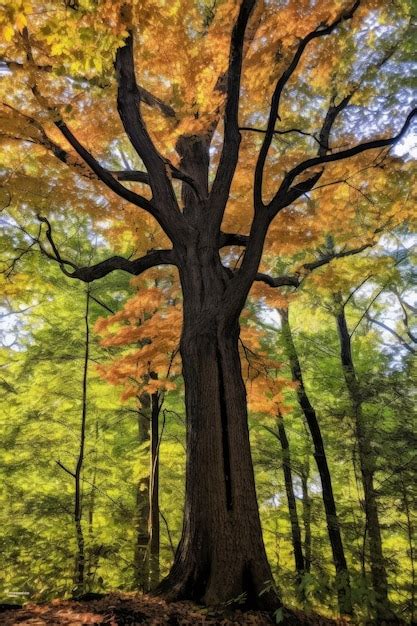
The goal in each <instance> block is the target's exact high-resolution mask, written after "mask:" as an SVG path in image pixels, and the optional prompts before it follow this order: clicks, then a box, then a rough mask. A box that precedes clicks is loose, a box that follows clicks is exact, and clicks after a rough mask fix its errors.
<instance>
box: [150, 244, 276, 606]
mask: <svg viewBox="0 0 417 626" xmlns="http://www.w3.org/2000/svg"><path fill="white" fill-rule="evenodd" d="M184 265H185V270H184V269H183V268H182V269H181V272H180V273H181V282H182V287H183V294H184V322H183V332H182V337H181V345H180V349H181V356H182V363H183V376H184V383H185V402H186V414H187V463H186V498H185V511H184V523H183V532H182V537H181V540H180V543H179V546H178V549H177V552H176V555H175V559H174V564H173V566H172V569H171V572H170V574H169V575H168V577H167V578H166V579H165V580H164V581H163V582H162V583H161V585H160V587H159V590H160V591H161V592H163V593H165V594H166V595H168V597H170V598H187V599H193V600H196V601H202V602H203V603H205V604H209V605H210V604H221V603H224V602H228V601H231V600H233V599H235V600H241V601H242V603H243V604H244V605H245V606H246V607H263V608H277V606H278V605H279V602H278V598H277V596H276V593H275V592H274V591H273V588H272V574H271V570H270V567H269V564H268V561H267V558H266V553H265V547H264V543H263V538H262V529H261V524H260V518H259V511H258V505H257V499H256V491H255V481H254V473H253V464H252V458H251V452H250V444H249V430H248V421H247V402H246V390H245V385H244V382H243V379H242V373H241V364H240V356H239V345H238V340H239V324H238V315H239V312H238V313H237V314H236V313H233V315H232V314H231V315H230V316H229V317H227V306H228V304H229V302H226V303H225V302H223V301H222V296H223V294H224V288H225V284H226V283H227V278H226V276H225V272H224V269H223V268H222V266H221V264H220V261H219V256H218V252H217V249H216V250H214V249H213V247H212V248H211V249H210V248H209V247H205V245H203V243H201V242H199V243H198V244H197V246H196V248H195V249H194V250H187V258H186V259H184ZM242 306H243V305H242ZM268 586H269V587H270V589H268V591H266V592H264V593H262V592H263V591H265V588H266V587H268Z"/></svg>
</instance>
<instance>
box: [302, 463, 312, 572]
mask: <svg viewBox="0 0 417 626" xmlns="http://www.w3.org/2000/svg"><path fill="white" fill-rule="evenodd" d="M308 478H309V465H308V463H306V464H305V466H304V467H303V468H302V470H301V489H302V494H303V500H302V502H303V526H304V570H305V571H306V572H310V570H311V498H310V494H309V492H308Z"/></svg>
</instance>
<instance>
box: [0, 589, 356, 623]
mask: <svg viewBox="0 0 417 626" xmlns="http://www.w3.org/2000/svg"><path fill="white" fill-rule="evenodd" d="M280 617H281V620H280V621H279V623H281V624H283V625H288V626H293V625H294V626H295V625H296V624H299V625H301V626H303V625H304V626H313V625H315V626H321V625H322V626H347V622H345V621H344V620H338V621H333V620H330V619H327V618H324V617H321V616H318V615H305V614H304V613H301V612H297V611H285V613H284V616H283V618H282V616H280ZM276 623H277V622H276V620H275V619H274V618H273V617H272V616H270V615H268V614H266V613H262V612H260V611H256V612H255V611H253V612H246V613H243V612H241V611H238V610H235V611H225V610H220V609H207V608H201V607H198V606H196V605H194V604H192V603H190V602H170V603H168V602H165V601H164V600H162V599H160V598H156V597H152V596H147V595H141V594H127V593H118V594H109V595H105V596H103V597H95V596H94V594H92V595H90V596H89V595H88V594H87V596H86V597H84V598H83V599H82V600H81V599H78V600H52V601H51V602H49V603H47V604H31V603H28V604H25V605H23V607H21V608H14V609H11V608H8V607H7V605H2V606H0V624H1V626H14V625H15V624H18V625H20V626H23V625H24V624H27V625H29V624H30V625H31V626H52V625H61V624H62V625H66V626H79V625H81V624H101V625H103V626H104V625H107V626H124V625H130V626H132V625H134V624H152V625H154V626H165V625H167V626H168V625H169V626H187V625H188V624H204V625H215V624H218V625H223V626H232V625H233V626H235V625H237V624H246V625H252V626H261V625H263V624H265V625H270V624H276Z"/></svg>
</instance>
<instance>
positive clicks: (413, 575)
mask: <svg viewBox="0 0 417 626" xmlns="http://www.w3.org/2000/svg"><path fill="white" fill-rule="evenodd" d="M401 497H402V501H403V506H404V512H405V517H406V520H407V541H408V556H409V559H410V573H411V581H410V584H411V592H410V622H411V623H412V624H414V623H415V620H414V615H415V607H416V567H415V560H414V527H413V521H412V513H411V510H410V503H409V501H408V494H407V488H406V486H405V483H404V481H403V480H402V479H401Z"/></svg>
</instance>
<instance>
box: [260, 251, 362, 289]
mask: <svg viewBox="0 0 417 626" xmlns="http://www.w3.org/2000/svg"><path fill="white" fill-rule="evenodd" d="M372 245H373V243H367V244H364V245H362V246H359V247H358V248H351V249H350V250H341V251H340V252H333V253H330V254H327V255H325V256H322V257H321V258H320V259H318V260H317V261H313V262H311V263H304V264H303V265H302V266H301V267H300V269H299V270H298V271H296V272H295V273H294V274H292V275H282V276H276V277H273V276H269V274H263V273H258V274H256V277H255V280H256V281H260V282H263V283H265V284H267V285H269V287H296V288H297V287H299V286H300V285H301V283H302V282H303V280H304V279H305V278H306V276H308V275H309V274H311V272H313V271H314V270H316V269H318V268H319V267H323V265H327V264H328V263H330V262H331V261H333V260H334V259H342V258H344V257H347V256H352V255H354V254H359V253H360V252H363V251H364V250H366V249H367V248H370V247H372Z"/></svg>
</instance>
